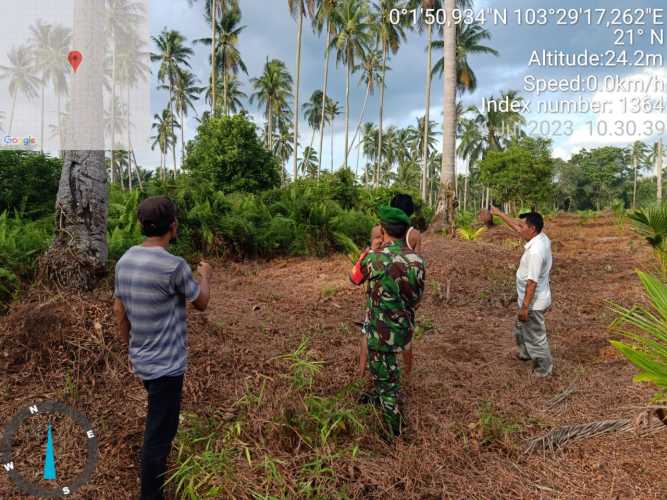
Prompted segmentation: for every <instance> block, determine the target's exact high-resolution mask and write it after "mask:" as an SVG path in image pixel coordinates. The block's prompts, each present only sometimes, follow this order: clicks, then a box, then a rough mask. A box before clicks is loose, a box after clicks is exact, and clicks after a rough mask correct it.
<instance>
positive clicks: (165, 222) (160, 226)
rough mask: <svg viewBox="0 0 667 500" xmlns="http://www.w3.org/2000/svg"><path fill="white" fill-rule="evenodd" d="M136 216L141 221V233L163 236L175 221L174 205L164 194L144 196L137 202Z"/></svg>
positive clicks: (149, 235) (150, 235)
mask: <svg viewBox="0 0 667 500" xmlns="http://www.w3.org/2000/svg"><path fill="white" fill-rule="evenodd" d="M137 217H138V219H139V222H140V223H141V234H143V235H144V236H148V237H153V236H158V237H159V236H164V235H165V234H167V233H168V232H169V230H170V229H171V225H172V224H173V223H174V222H176V205H175V204H174V202H173V201H171V200H170V199H169V198H167V197H166V196H153V197H151V198H146V199H145V200H144V201H142V202H141V203H140V204H139V208H138V209H137Z"/></svg>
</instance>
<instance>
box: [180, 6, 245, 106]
mask: <svg viewBox="0 0 667 500" xmlns="http://www.w3.org/2000/svg"><path fill="white" fill-rule="evenodd" d="M240 22H241V9H240V8H239V7H238V6H236V7H234V6H231V7H230V8H229V9H225V10H224V11H223V14H222V16H221V18H220V20H219V21H218V22H217V32H218V34H217V36H216V44H217V47H216V51H215V53H216V62H215V66H216V67H217V70H216V73H217V72H222V83H221V84H218V79H217V77H216V85H217V86H218V88H217V89H216V92H215V94H216V96H218V95H222V110H223V113H224V114H225V115H228V114H229V111H230V107H229V105H230V104H231V103H232V101H233V99H230V98H229V97H228V95H227V94H228V92H229V87H230V84H231V82H232V81H233V80H234V79H235V78H236V76H237V75H238V74H239V72H240V71H243V72H244V73H245V74H246V75H247V74H248V68H247V67H246V65H245V62H244V61H243V58H242V57H241V52H240V51H239V49H238V47H237V46H238V42H239V35H240V34H241V32H242V31H243V30H244V29H245V28H246V27H245V26H239V24H240ZM193 43H194V44H203V45H207V46H210V45H211V43H212V38H211V37H209V38H199V39H197V40H194V42H193ZM212 82H213V80H211V82H209V83H210V86H209V88H208V91H207V95H209V96H210V99H211V101H212V98H213V91H212V84H213V83H212ZM236 90H238V86H237V89H236ZM217 102H218V101H217V97H216V103H217Z"/></svg>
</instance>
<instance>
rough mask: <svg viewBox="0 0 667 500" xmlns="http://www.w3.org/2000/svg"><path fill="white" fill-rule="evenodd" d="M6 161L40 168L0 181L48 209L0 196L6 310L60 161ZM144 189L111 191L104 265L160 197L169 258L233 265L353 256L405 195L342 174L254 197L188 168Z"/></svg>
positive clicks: (31, 252) (0, 266)
mask: <svg viewBox="0 0 667 500" xmlns="http://www.w3.org/2000/svg"><path fill="white" fill-rule="evenodd" d="M15 156H16V155H15ZM17 158H18V160H17ZM6 160H7V161H10V160H11V161H13V162H16V161H19V160H20V161H21V162H23V163H26V162H27V165H28V166H29V167H30V168H33V169H37V167H38V166H41V167H40V169H39V171H40V172H42V174H43V177H44V178H40V179H33V177H26V176H25V175H24V174H23V173H22V172H23V170H21V169H15V171H14V170H12V171H7V172H5V177H7V176H9V177H8V178H7V179H5V180H6V181H7V182H10V183H12V185H14V184H16V183H17V182H19V181H21V182H27V183H33V184H35V183H36V185H35V186H33V187H34V190H37V191H39V192H40V193H42V192H43V197H44V199H45V200H47V204H44V203H42V204H41V205H39V206H40V210H38V211H35V210H33V211H32V212H24V211H23V210H22V207H23V206H24V205H25V199H24V200H23V201H22V199H19V198H16V196H12V197H9V196H5V194H3V193H4V192H1V191H0V195H1V196H0V202H1V206H2V207H4V208H3V210H4V212H2V216H1V218H0V304H5V305H6V304H7V303H8V302H9V301H10V300H11V299H12V298H13V297H14V296H15V295H16V292H17V290H18V289H19V285H20V283H21V282H22V281H29V280H30V279H31V278H32V276H33V274H34V272H35V271H36V264H37V262H38V258H39V256H40V255H41V253H42V252H44V251H45V250H46V249H47V248H48V247H49V245H50V242H51V240H52V238H53V225H54V221H53V219H54V216H53V212H54V210H53V207H54V204H55V194H56V191H57V179H58V175H59V172H60V168H61V162H60V160H53V159H50V158H48V157H44V156H41V155H38V156H35V157H34V158H33V157H31V156H30V155H28V154H25V155H24V154H22V155H19V156H17V157H12V158H6ZM35 162H36V163H37V166H36V165H35ZM26 168H27V167H26ZM12 172H14V173H13V174H12V175H13V176H10V175H9V174H11V173H12ZM19 174H21V175H20V176H19ZM47 174H48V175H47ZM17 176H18V177H17ZM19 177H20V178H19ZM45 179H46V180H45ZM38 181H39V182H38ZM47 181H48V182H47ZM143 188H144V189H143V191H132V192H128V191H123V190H122V189H121V188H120V187H119V186H117V185H112V186H111V187H110V192H109V209H108V226H107V241H108V246H109V259H110V266H109V268H111V267H112V265H113V262H114V261H116V260H117V259H118V258H120V256H121V255H122V254H123V253H124V252H125V251H126V250H127V249H128V248H129V247H131V246H133V245H136V244H138V243H140V242H141V241H142V235H141V228H140V226H139V224H138V222H137V217H136V214H137V207H138V206H139V203H140V202H141V200H142V199H144V198H145V197H147V196H157V195H166V196H169V197H170V198H171V199H172V200H174V202H175V203H176V204H177V206H178V224H179V236H178V239H177V241H176V242H174V244H173V245H172V247H171V249H170V251H172V252H173V253H175V254H178V255H181V256H184V257H186V258H187V259H189V260H191V261H194V260H197V259H198V258H201V257H202V256H216V257H224V258H228V259H234V260H242V259H249V258H265V259H268V258H273V257H278V256H318V257H323V256H326V255H329V254H331V253H333V252H344V253H346V254H348V255H350V257H351V258H354V259H356V258H357V257H358V251H359V248H360V247H362V246H365V245H366V244H367V243H368V238H369V234H370V230H371V228H372V227H373V225H374V224H376V223H377V216H376V213H377V208H378V207H379V206H380V205H383V204H388V203H389V201H390V200H391V197H392V196H393V195H394V194H396V193H397V192H399V191H404V190H399V189H392V188H386V187H381V188H378V189H367V188H364V187H362V186H360V185H359V183H358V182H357V181H356V180H355V178H354V174H353V173H352V172H351V171H349V170H346V169H343V170H340V171H338V172H336V173H334V174H331V173H323V174H322V175H321V176H320V178H319V179H301V180H299V181H297V182H295V183H292V184H290V185H288V186H284V187H274V188H270V189H266V190H264V191H255V192H249V191H234V192H229V191H228V190H225V191H223V190H220V189H219V188H218V185H217V184H216V183H215V182H213V181H211V180H209V179H208V178H207V177H205V176H204V177H202V176H199V174H198V173H197V172H194V171H193V172H186V173H182V174H181V175H179V176H178V178H177V179H176V180H175V181H174V180H173V179H170V180H161V179H158V178H150V179H148V180H146V182H145V183H144V185H143ZM412 194H413V197H414V198H415V200H416V201H417V204H418V212H417V217H418V219H419V220H426V221H428V220H429V219H430V217H431V214H430V211H429V210H428V209H424V210H422V209H421V202H419V200H418V196H417V195H416V194H415V193H412ZM28 201H30V200H28ZM33 205H35V204H34V203H31V206H33Z"/></svg>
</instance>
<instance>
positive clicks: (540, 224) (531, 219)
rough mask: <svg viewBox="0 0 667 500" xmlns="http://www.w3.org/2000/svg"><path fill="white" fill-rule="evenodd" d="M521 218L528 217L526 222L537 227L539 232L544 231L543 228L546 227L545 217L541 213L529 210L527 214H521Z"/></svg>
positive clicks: (536, 229)
mask: <svg viewBox="0 0 667 500" xmlns="http://www.w3.org/2000/svg"><path fill="white" fill-rule="evenodd" d="M519 218H520V219H526V222H527V223H528V224H530V225H531V226H533V227H534V228H535V231H537V234H540V233H541V232H542V228H544V219H543V218H542V216H541V215H540V214H539V213H537V212H527V213H525V214H521V215H519Z"/></svg>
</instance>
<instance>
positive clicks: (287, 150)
mask: <svg viewBox="0 0 667 500" xmlns="http://www.w3.org/2000/svg"><path fill="white" fill-rule="evenodd" d="M293 140H294V135H293V134H292V131H291V130H290V129H289V127H280V128H279V129H278V133H277V134H275V136H274V138H273V149H272V151H273V154H274V155H276V156H277V157H278V158H280V174H281V177H280V178H281V182H282V184H283V185H284V184H285V163H287V160H289V159H290V157H291V156H292V153H293V152H294V145H293V143H292V141H293Z"/></svg>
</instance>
